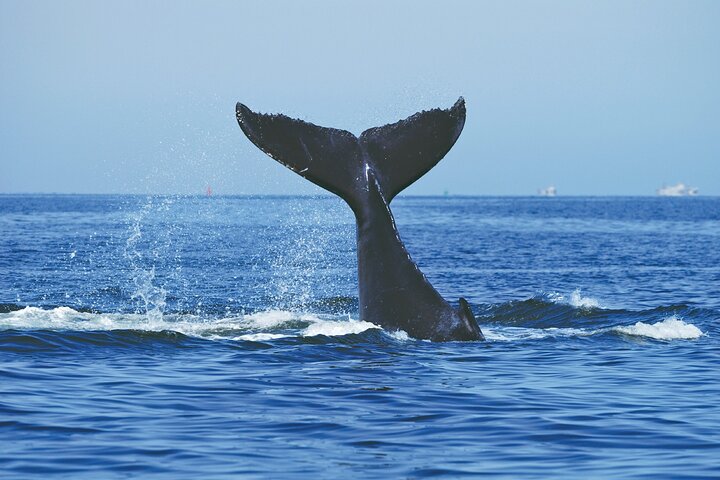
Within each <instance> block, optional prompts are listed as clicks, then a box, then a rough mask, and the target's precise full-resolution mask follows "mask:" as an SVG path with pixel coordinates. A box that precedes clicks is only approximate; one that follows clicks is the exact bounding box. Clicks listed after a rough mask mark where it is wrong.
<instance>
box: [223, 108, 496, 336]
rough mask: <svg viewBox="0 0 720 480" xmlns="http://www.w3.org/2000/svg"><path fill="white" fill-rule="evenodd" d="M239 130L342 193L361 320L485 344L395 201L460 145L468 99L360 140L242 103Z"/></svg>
mask: <svg viewBox="0 0 720 480" xmlns="http://www.w3.org/2000/svg"><path fill="white" fill-rule="evenodd" d="M236 115H237V120H238V123H239V124H240V128H241V129H242V131H243V132H244V133H245V135H247V137H248V139H250V141H251V142H253V143H254V144H255V145H256V146H257V147H258V148H259V149H260V150H262V151H263V152H265V153H266V154H268V155H269V156H270V157H272V158H273V159H275V160H277V161H278V162H280V163H281V164H283V165H285V166H286V167H288V168H289V169H290V170H292V171H294V172H295V173H297V174H298V175H300V176H302V177H304V178H306V179H307V180H309V181H311V182H313V183H314V184H316V185H319V186H320V187H322V188H324V189H326V190H329V191H331V192H333V193H335V194H336V195H338V196H340V197H341V198H342V199H343V200H345V201H346V202H347V204H348V205H349V206H350V208H351V209H352V210H353V212H354V213H355V220H356V224H357V256H358V280H359V299H360V319H361V320H364V321H367V322H371V323H374V324H376V325H381V326H382V327H383V328H385V329H386V330H403V331H405V332H406V333H407V334H408V335H410V336H411V337H414V338H418V339H427V340H433V341H448V340H484V337H483V334H482V332H481V330H480V327H479V326H478V324H477V321H476V320H475V317H474V315H473V313H472V311H471V310H470V307H469V305H468V303H467V301H465V299H464V298H461V299H460V301H459V308H458V309H455V308H453V307H452V306H451V305H450V304H449V303H448V302H447V301H446V300H445V299H443V298H442V296H440V294H439V293H438V292H437V290H435V288H434V287H433V286H432V285H431V284H430V282H429V281H428V280H427V278H425V275H424V274H423V273H422V272H421V271H420V269H419V268H418V267H417V265H415V263H414V262H413V261H412V259H411V258H410V255H409V254H408V252H407V250H406V249H405V246H404V245H403V243H402V241H401V240H400V236H399V234H398V231H397V228H396V227H395V220H394V219H393V215H392V212H391V211H390V202H391V201H392V199H393V198H395V196H396V195H397V194H398V193H400V192H401V191H402V190H403V189H405V188H406V187H407V186H409V185H410V184H412V183H413V182H414V181H415V180H417V179H418V178H420V177H421V176H423V175H424V174H425V173H426V172H427V171H429V170H430V169H431V168H432V167H433V166H435V165H436V164H437V163H438V162H439V161H440V159H442V158H443V157H444V156H445V154H446V153H447V152H448V151H449V150H450V148H451V147H452V146H453V145H454V144H455V141H456V140H457V138H458V137H459V136H460V132H462V129H463V126H464V125H465V101H464V100H463V98H462V97H461V98H460V99H459V100H458V101H457V102H456V103H455V105H453V106H452V107H451V108H449V109H446V110H441V109H433V110H429V111H424V112H420V113H416V114H415V115H412V116H411V117H408V118H406V119H405V120H401V121H399V122H397V123H392V124H389V125H385V126H382V127H375V128H370V129H368V130H365V131H364V132H363V133H362V134H361V135H360V137H356V136H355V135H353V134H352V133H350V132H348V131H345V130H338V129H334V128H326V127H320V126H317V125H313V124H312V123H308V122H304V121H302V120H296V119H293V118H289V117H287V116H285V115H267V114H260V113H256V112H253V111H252V110H250V109H249V108H247V107H246V106H245V105H243V104H241V103H238V104H237V107H236Z"/></svg>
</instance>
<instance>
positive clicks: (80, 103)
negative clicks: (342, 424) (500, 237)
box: [0, 0, 720, 195]
mask: <svg viewBox="0 0 720 480" xmlns="http://www.w3.org/2000/svg"><path fill="white" fill-rule="evenodd" d="M719 25H720V2H718V1H712V0H710V1H692V0H691V1H660V0H653V1H632V0H630V1H626V0H623V1H602V2H597V1H575V0H572V1H570V0H568V1H532V2H531V1H512V0H511V1H508V0H502V1H464V2H461V1H445V2H421V1H417V0H414V1H393V2H385V1H368V0H364V1H348V2H337V1H308V2H294V1H282V2H281V1H263V2H241V1H227V2H225V1H208V2H199V1H198V2H184V1H117V2H110V1H108V2H96V1H63V2H54V1H11V0H0V66H1V67H0V68H2V76H1V77H0V146H1V148H2V150H1V152H0V193H14V192H58V193H125V192H128V193H203V192H204V190H205V188H206V186H207V185H211V186H212V188H213V190H214V191H215V192H216V193H218V194H243V193H319V192H320V190H319V188H318V187H315V186H313V185H311V184H310V183H309V182H306V181H305V180H303V179H301V178H300V177H298V176H296V175H295V174H294V173H292V172H290V171H289V170H286V169H285V168H284V167H282V166H281V165H279V164H276V163H275V162H274V161H272V160H271V159H270V158H268V157H266V156H265V155H264V154H262V153H261V152H260V151H259V150H257V149H256V148H255V147H254V146H253V145H252V144H250V142H249V141H248V140H247V139H246V138H245V137H244V136H243V135H242V133H241V131H240V129H239V128H238V126H237V123H236V121H235V116H234V108H235V103H236V102H237V101H242V102H243V103H246V104H247V105H248V106H250V107H251V108H253V109H257V110H260V111H263V112H282V113H285V114H288V115H290V116H295V117H299V118H303V119H306V120H309V121H312V122H313V123H317V124H320V125H324V126H332V127H337V128H344V129H347V130H350V131H352V132H354V133H356V134H359V133H360V132H362V131H363V130H364V129H366V128H369V127H372V126H377V125H382V124H386V123H390V122H394V121H397V120H399V119H401V118H404V117H407V116H409V115H411V114H413V113H415V112H416V111H418V110H422V109H428V108H433V107H448V106H450V105H452V104H453V103H454V102H455V100H456V99H457V98H458V97H459V96H461V95H462V96H464V97H465V99H466V102H467V109H468V116H467V122H466V125H465V130H464V132H463V134H462V135H461V137H460V139H459V140H458V142H457V144H456V145H455V147H454V148H453V149H452V150H451V152H450V153H449V154H448V155H447V156H446V158H445V159H444V160H443V161H442V162H441V163H440V164H439V165H438V166H437V167H436V168H434V169H433V170H431V171H430V172H429V173H428V174H427V175H426V176H425V177H423V178H422V179H421V180H420V181H418V182H417V183H416V184H415V185H413V186H412V187H410V188H409V189H408V190H407V193H411V194H441V193H443V192H444V191H445V190H447V191H449V192H450V193H456V194H478V195H503V194H513V195H526V194H527V195H532V194H535V193H536V191H537V189H538V188H540V187H546V186H548V185H550V184H553V185H555V186H556V187H557V189H558V193H559V194H561V195H562V194H567V195H585V194H587V195H606V194H607V195H652V194H654V192H655V189H656V188H658V187H659V186H661V185H662V184H663V183H666V184H672V183H676V182H680V181H682V182H685V183H687V184H689V185H692V186H696V187H698V188H700V192H701V193H702V194H710V195H720V88H719V86H720V53H719V52H720V28H718V26H719Z"/></svg>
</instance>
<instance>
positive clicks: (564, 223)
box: [0, 195, 720, 479]
mask: <svg viewBox="0 0 720 480" xmlns="http://www.w3.org/2000/svg"><path fill="white" fill-rule="evenodd" d="M393 210H394V213H395V218H396V221H397V224H398V228H399V230H400V234H401V236H402V238H403V240H404V241H405V243H406V245H407V247H408V250H409V251H410V253H411V254H412V256H413V258H414V259H415V260H416V262H417V263H418V264H419V265H420V267H421V269H422V270H423V271H424V272H425V273H426V275H427V276H428V278H429V279H430V281H431V282H432V283H433V284H434V285H435V287H436V288H437V289H438V290H439V291H440V292H441V293H442V294H443V296H445V297H446V298H448V299H449V300H450V301H451V302H456V301H457V298H458V297H460V296H464V297H466V298H467V299H468V300H469V302H470V304H471V306H472V308H473V310H474V312H475V314H476V316H477V318H478V320H479V322H480V325H481V327H482V329H483V331H484V332H485V335H486V337H487V341H486V342H467V343H463V342H450V343H442V344H440V343H432V342H426V341H418V340H413V339H410V338H407V336H406V335H404V334H403V332H387V331H383V330H382V329H380V328H377V327H376V326H374V325H372V324H368V323H365V322H361V321H359V319H358V304H357V280H356V258H355V226H354V221H353V218H352V216H351V213H350V210H349V209H348V208H347V207H346V206H345V205H343V204H342V202H341V201H340V200H338V199H336V198H331V197H174V196H166V197H143V196H72V195H2V196H0V233H1V235H0V477H2V478H18V479H20V478H22V479H24V478H37V477H46V476H51V477H54V478H93V479H96V478H104V479H112V478H168V479H183V478H188V479H195V478H243V477H248V478H333V479H334V478H343V477H349V478H383V479H384V478H423V477H440V478H458V477H463V476H469V477H473V476H485V477H489V478H527V479H530V478H628V479H640V478H644V479H647V478H687V479H689V478H718V477H720V460H718V459H720V407H719V406H718V403H720V373H719V370H718V365H719V362H720V348H719V347H720V341H719V339H720V323H719V321H720V199H719V198H703V197H696V198H619V197H618V198H582V197H577V198H509V197H502V198H491V197H438V198H432V197H400V198H397V199H396V200H395V201H394V202H393Z"/></svg>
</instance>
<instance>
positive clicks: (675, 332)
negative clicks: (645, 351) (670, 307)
mask: <svg viewBox="0 0 720 480" xmlns="http://www.w3.org/2000/svg"><path fill="white" fill-rule="evenodd" d="M613 330H614V331H616V332H620V333H624V334H625V335H633V336H637V337H648V338H654V339H656V340H693V339H697V338H700V337H702V336H703V335H704V333H703V332H702V330H700V329H699V328H698V327H696V326H695V325H693V324H692V323H685V322H684V321H683V320H682V319H680V318H679V317H678V316H677V315H672V316H670V317H668V318H666V319H664V320H662V321H660V322H657V323H652V324H648V323H643V322H637V323H636V324H635V325H630V326H626V327H615V328H614V329H613Z"/></svg>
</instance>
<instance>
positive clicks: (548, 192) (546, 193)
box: [538, 185, 557, 197]
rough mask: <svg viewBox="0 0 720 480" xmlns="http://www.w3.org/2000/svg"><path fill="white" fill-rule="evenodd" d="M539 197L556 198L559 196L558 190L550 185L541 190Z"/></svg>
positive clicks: (539, 190)
mask: <svg viewBox="0 0 720 480" xmlns="http://www.w3.org/2000/svg"><path fill="white" fill-rule="evenodd" d="M538 195H540V196H541V197H554V196H555V195H557V189H556V188H555V185H550V186H549V187H547V188H539V189H538Z"/></svg>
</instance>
